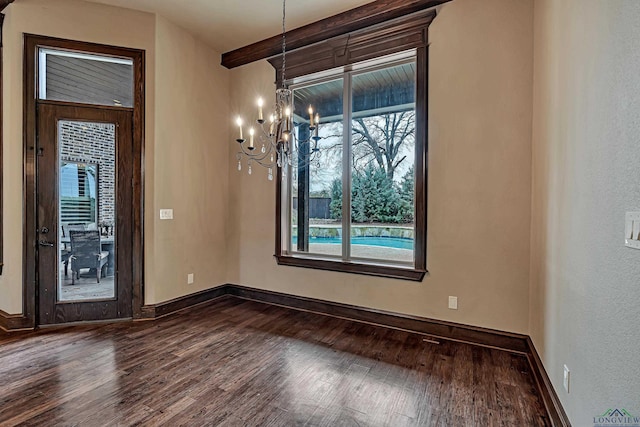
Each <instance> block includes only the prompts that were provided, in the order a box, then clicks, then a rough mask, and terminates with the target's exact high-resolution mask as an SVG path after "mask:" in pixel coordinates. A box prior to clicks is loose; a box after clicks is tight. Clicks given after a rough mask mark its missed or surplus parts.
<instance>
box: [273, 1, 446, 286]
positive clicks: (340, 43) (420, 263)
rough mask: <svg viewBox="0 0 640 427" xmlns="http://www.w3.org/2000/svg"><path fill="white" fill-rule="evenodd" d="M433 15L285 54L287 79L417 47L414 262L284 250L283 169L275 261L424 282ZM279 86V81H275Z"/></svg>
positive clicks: (278, 65) (424, 14)
mask: <svg viewBox="0 0 640 427" xmlns="http://www.w3.org/2000/svg"><path fill="white" fill-rule="evenodd" d="M434 18H435V11H426V12H420V13H418V14H414V15H409V16H405V17H403V18H399V19H395V20H392V21H389V22H385V23H383V24H379V25H375V26H372V27H370V28H367V29H364V30H359V31H355V32H353V33H350V34H346V35H344V36H340V37H336V38H334V39H330V40H327V41H325V42H323V43H320V44H315V45H313V46H308V47H305V48H301V49H298V50H296V51H294V52H292V53H290V54H288V55H287V78H291V79H293V78H296V77H301V76H305V75H309V74H313V73H317V72H321V71H325V70H329V69H334V68H338V67H348V66H349V65H351V64H355V63H358V62H362V61H366V60H370V59H375V58H378V57H381V56H384V55H389V54H393V53H399V52H403V51H407V50H410V49H415V51H416V70H417V73H416V75H417V82H416V85H417V93H416V141H415V144H416V148H415V149H416V159H415V170H416V182H415V249H414V251H415V252H414V256H415V264H414V267H413V268H402V267H395V266H388V265H383V264H369V263H361V262H356V261H353V262H344V261H334V260H328V259H321V258H319V257H314V258H310V257H300V256H293V255H290V254H288V253H285V251H284V247H285V246H284V245H283V242H282V231H283V228H282V227H283V218H282V214H283V210H282V203H283V195H285V194H286V191H285V190H284V189H283V188H282V169H281V168H279V169H278V179H277V184H276V250H275V257H276V260H277V262H278V264H279V265H286V266H295V267H305V268H315V269H321V270H331V271H340V272H346V273H356V274H366V275H372V276H382V277H389V278H394V279H405V280H413V281H422V279H423V278H424V276H425V274H426V273H427V263H426V255H427V254H426V248H427V209H426V205H427V167H428V163H427V158H428V154H427V153H428V141H427V113H428V111H427V108H428V94H427V90H428V68H429V67H428V28H429V25H430V24H431V22H432V21H433V19H434ZM269 62H270V63H271V64H272V65H273V66H274V68H275V69H276V79H277V80H278V79H280V76H281V73H280V69H281V65H282V58H281V57H279V56H276V57H274V58H271V59H270V60H269ZM278 84H280V81H278Z"/></svg>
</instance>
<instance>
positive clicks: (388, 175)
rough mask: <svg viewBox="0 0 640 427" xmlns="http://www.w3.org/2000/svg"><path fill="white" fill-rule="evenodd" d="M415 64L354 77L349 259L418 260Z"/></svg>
mask: <svg viewBox="0 0 640 427" xmlns="http://www.w3.org/2000/svg"><path fill="white" fill-rule="evenodd" d="M415 92H416V67H415V63H414V62H412V63H408V64H403V65H398V66H393V67H389V68H385V69H381V70H376V71H371V72H367V73H362V74H357V75H354V76H353V79H352V105H353V107H352V122H351V123H352V135H351V147H352V148H351V149H352V158H353V164H352V171H351V174H352V177H351V257H352V258H366V259H373V260H384V261H404V262H408V263H413V261H414V254H413V251H414V214H415V208H414V182H415V178H414V166H415Z"/></svg>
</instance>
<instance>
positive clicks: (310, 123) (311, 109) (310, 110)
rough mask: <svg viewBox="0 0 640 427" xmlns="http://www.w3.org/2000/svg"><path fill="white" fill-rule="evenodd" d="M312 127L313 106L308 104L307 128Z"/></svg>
mask: <svg viewBox="0 0 640 427" xmlns="http://www.w3.org/2000/svg"><path fill="white" fill-rule="evenodd" d="M311 128H313V107H311V105H309V129H311Z"/></svg>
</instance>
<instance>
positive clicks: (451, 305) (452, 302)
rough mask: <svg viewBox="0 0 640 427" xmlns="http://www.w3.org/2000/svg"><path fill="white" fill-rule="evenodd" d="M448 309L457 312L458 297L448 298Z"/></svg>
mask: <svg viewBox="0 0 640 427" xmlns="http://www.w3.org/2000/svg"><path fill="white" fill-rule="evenodd" d="M449 308H450V309H451V310H457V309H458V297H451V296H450V297H449Z"/></svg>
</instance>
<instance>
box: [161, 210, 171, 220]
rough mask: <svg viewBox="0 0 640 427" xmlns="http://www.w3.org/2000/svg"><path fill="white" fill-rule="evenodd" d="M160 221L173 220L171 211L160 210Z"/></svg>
mask: <svg viewBox="0 0 640 427" xmlns="http://www.w3.org/2000/svg"><path fill="white" fill-rule="evenodd" d="M160 219H173V209H160Z"/></svg>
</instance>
